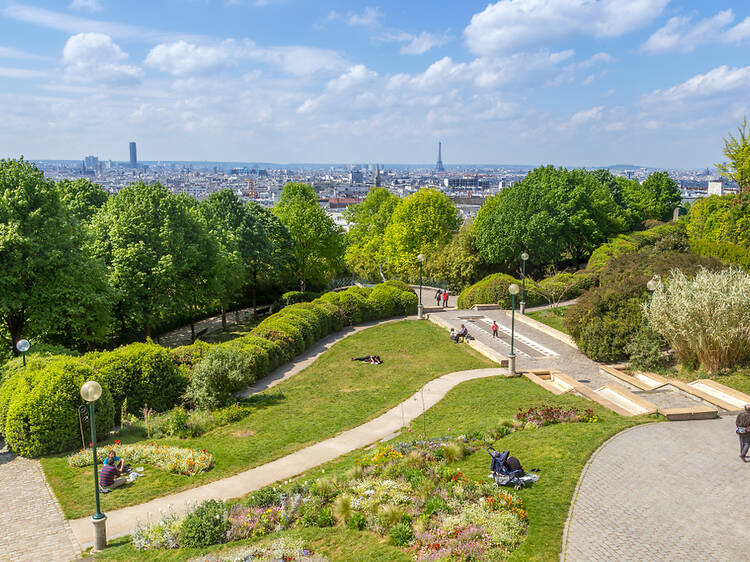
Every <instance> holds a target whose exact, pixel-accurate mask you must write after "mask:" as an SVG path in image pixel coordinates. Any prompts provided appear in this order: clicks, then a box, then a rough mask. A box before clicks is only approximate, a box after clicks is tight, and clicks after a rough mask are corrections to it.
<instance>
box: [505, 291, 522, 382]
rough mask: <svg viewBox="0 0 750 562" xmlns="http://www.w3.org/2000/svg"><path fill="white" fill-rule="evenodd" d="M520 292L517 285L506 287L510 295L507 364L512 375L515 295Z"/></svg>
mask: <svg viewBox="0 0 750 562" xmlns="http://www.w3.org/2000/svg"><path fill="white" fill-rule="evenodd" d="M520 291H521V289H519V288H518V285H516V284H515V283H512V284H510V285H509V286H508V292H509V293H510V300H511V305H510V354H509V355H508V363H509V367H510V372H511V374H512V375H515V374H516V354H515V352H514V349H513V343H514V338H515V332H516V295H517V294H518V293H519V292H520Z"/></svg>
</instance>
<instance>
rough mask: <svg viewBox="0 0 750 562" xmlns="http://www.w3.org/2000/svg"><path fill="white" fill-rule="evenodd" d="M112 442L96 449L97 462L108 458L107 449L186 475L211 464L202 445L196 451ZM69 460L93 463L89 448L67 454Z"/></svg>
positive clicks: (132, 460) (130, 460) (132, 461)
mask: <svg viewBox="0 0 750 562" xmlns="http://www.w3.org/2000/svg"><path fill="white" fill-rule="evenodd" d="M115 445H116V446H117V448H116V449H115V446H113V445H105V446H104V447H101V448H98V449H97V450H96V456H97V459H98V460H99V462H103V461H104V459H106V458H107V455H108V454H109V451H111V450H116V452H117V455H118V456H119V457H122V458H123V459H124V460H125V461H126V462H127V463H129V464H131V465H132V464H140V463H143V464H150V465H152V466H155V467H156V468H160V469H162V470H166V471H167V472H172V473H174V474H184V475H186V476H194V475H195V474H198V473H200V472H207V471H208V470H211V468H213V466H214V457H213V455H211V454H210V453H207V452H206V450H205V449H202V450H200V451H196V450H195V449H183V448H181V447H168V446H166V445H159V444H140V443H139V444H135V445H120V444H119V442H117V441H116V442H115ZM68 464H69V465H70V466H75V467H78V468H81V467H84V466H91V465H92V464H93V455H92V453H91V449H82V450H80V451H78V452H77V453H73V454H72V455H69V456H68Z"/></svg>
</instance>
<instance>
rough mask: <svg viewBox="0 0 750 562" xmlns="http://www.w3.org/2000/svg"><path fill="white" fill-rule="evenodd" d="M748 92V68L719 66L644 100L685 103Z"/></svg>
mask: <svg viewBox="0 0 750 562" xmlns="http://www.w3.org/2000/svg"><path fill="white" fill-rule="evenodd" d="M740 91H748V92H750V66H745V67H741V68H730V67H728V66H726V65H724V66H719V67H717V68H714V69H713V70H711V71H709V72H707V73H705V74H697V75H695V76H693V77H692V78H690V79H689V80H686V81H685V82H683V83H682V84H677V85H676V86H672V87H671V88H668V89H666V90H654V91H653V92H652V93H651V94H649V95H648V96H646V97H645V98H644V102H646V103H647V104H654V103H659V104H662V105H663V104H665V103H666V104H670V103H686V102H694V101H697V100H705V99H715V98H717V97H723V96H725V95H730V94H732V95H734V94H736V93H737V92H740Z"/></svg>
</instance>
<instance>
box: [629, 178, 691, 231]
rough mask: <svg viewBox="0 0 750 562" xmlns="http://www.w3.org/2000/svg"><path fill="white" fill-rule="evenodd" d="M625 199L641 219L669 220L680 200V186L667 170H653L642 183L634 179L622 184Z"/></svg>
mask: <svg viewBox="0 0 750 562" xmlns="http://www.w3.org/2000/svg"><path fill="white" fill-rule="evenodd" d="M623 191H624V194H625V199H626V201H627V202H628V206H629V207H630V208H632V209H633V210H634V211H635V212H636V213H637V215H638V217H639V219H640V220H641V221H644V220H648V219H653V220H658V221H669V220H671V219H672V213H673V212H674V210H675V208H676V207H677V206H678V205H679V204H680V201H682V196H681V195H680V186H679V185H678V183H677V182H676V181H675V180H673V179H672V178H671V177H669V174H668V173H667V172H654V173H653V174H651V175H650V176H649V177H648V178H646V181H644V182H643V183H639V182H638V181H636V180H633V181H630V182H627V183H625V184H624V185H623Z"/></svg>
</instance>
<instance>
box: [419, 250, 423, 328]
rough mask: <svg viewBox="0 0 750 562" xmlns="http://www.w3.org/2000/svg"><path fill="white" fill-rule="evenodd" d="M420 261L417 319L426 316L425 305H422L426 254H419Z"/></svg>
mask: <svg viewBox="0 0 750 562" xmlns="http://www.w3.org/2000/svg"><path fill="white" fill-rule="evenodd" d="M417 260H418V261H419V305H418V306H417V320H422V319H423V318H424V306H423V305H422V262H423V261H424V254H419V255H418V256H417Z"/></svg>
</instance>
